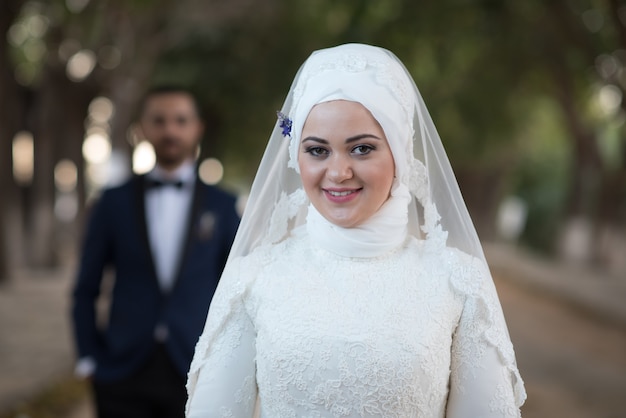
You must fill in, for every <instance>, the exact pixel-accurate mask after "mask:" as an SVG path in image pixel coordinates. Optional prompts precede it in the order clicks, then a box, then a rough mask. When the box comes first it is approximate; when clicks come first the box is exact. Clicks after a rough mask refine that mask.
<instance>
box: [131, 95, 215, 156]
mask: <svg viewBox="0 0 626 418" xmlns="http://www.w3.org/2000/svg"><path fill="white" fill-rule="evenodd" d="M140 127H141V131H142V133H143V136H144V137H145V138H146V140H148V142H150V143H151V144H152V146H153V147H154V152H155V154H156V157H157V161H158V162H159V164H162V165H165V166H177V165H179V164H180V163H182V162H183V161H185V160H187V159H190V158H194V156H195V154H196V150H197V147H198V145H199V142H200V138H201V137H202V131H203V127H202V122H201V121H200V119H199V116H198V111H197V109H196V106H195V103H194V101H193V98H191V97H190V96H189V95H187V94H185V93H183V92H180V93H179V92H173V93H163V94H156V95H153V96H151V97H149V98H148V99H147V100H146V102H145V104H144V109H143V113H142V115H141V120H140Z"/></svg>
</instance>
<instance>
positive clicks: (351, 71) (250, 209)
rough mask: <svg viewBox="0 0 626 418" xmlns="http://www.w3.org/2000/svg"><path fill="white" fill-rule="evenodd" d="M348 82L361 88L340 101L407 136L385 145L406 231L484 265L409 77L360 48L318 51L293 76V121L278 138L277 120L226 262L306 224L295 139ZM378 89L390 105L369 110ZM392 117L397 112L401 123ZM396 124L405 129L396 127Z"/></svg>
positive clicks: (377, 51) (287, 106) (379, 54)
mask: <svg viewBox="0 0 626 418" xmlns="http://www.w3.org/2000/svg"><path fill="white" fill-rule="evenodd" d="M360 75H365V77H364V78H363V80H365V82H366V83H368V84H369V85H368V84H365V85H363V84H359V82H358V81H357V82H355V78H358V77H359V76H360ZM373 80H375V81H376V83H375V84H374V83H372V81H373ZM346 82H351V83H352V84H353V85H355V86H359V88H355V89H351V93H349V95H352V96H355V97H345V95H346V93H345V90H346V89H343V91H342V98H345V99H347V100H353V101H358V102H361V103H363V104H364V105H365V107H366V108H368V109H369V110H370V112H371V113H372V114H373V115H374V117H375V118H376V119H377V120H378V121H379V123H380V124H381V126H382V127H383V129H384V131H385V133H386V136H387V137H388V139H390V138H391V137H394V136H402V137H404V136H409V138H408V139H407V140H404V138H401V140H400V141H392V140H390V141H389V142H390V146H391V148H392V153H393V155H394V160H395V162H396V167H397V170H396V171H397V175H398V178H399V180H400V182H401V183H402V184H404V185H406V186H407V187H408V188H409V190H410V191H411V193H412V195H413V196H414V197H415V199H413V201H412V203H411V204H410V208H409V232H410V233H411V234H413V235H415V236H417V237H420V238H424V239H425V240H426V241H427V242H428V243H429V244H430V245H441V246H443V245H446V244H447V245H448V246H451V247H456V248H458V249H460V250H462V251H463V252H465V253H467V254H470V255H472V256H474V257H477V258H479V259H481V260H482V261H485V259H484V255H483V251H482V247H481V245H480V242H479V240H478V236H477V234H476V230H475V229H474V225H473V223H472V220H471V218H470V216H469V214H468V212H467V208H466V206H465V203H464V201H463V197H462V196H461V192H460V190H459V187H458V184H457V182H456V179H455V177H454V174H453V172H452V168H451V167H450V162H449V161H448V157H447V155H446V152H445V150H444V148H443V145H442V143H441V139H440V138H439V134H438V133H437V130H436V128H435V125H434V124H433V121H432V119H431V117H430V115H429V114H428V110H427V109H426V105H425V104H424V101H423V99H422V97H421V95H420V93H419V90H418V89H417V87H416V85H415V83H414V82H413V79H412V77H411V76H410V74H409V72H408V71H407V70H406V68H405V67H404V65H403V64H402V63H401V62H400V60H399V59H398V58H397V57H396V56H395V55H394V54H393V53H391V52H390V51H387V50H385V49H382V48H378V47H373V46H369V45H360V44H348V45H341V46H338V47H334V48H329V49H323V50H319V51H316V52H314V53H313V54H312V55H311V56H310V57H309V59H308V60H307V61H306V62H305V63H304V64H303V65H302V67H301V68H300V70H299V71H298V73H297V74H296V77H295V79H294V81H293V84H292V86H291V88H290V90H289V94H288V95H287V98H286V100H285V103H284V104H283V107H282V109H281V112H282V113H283V114H284V115H286V116H287V117H289V118H290V119H291V120H293V126H292V132H291V136H290V137H289V136H288V137H285V136H283V129H282V128H281V126H280V125H279V123H278V122H277V124H276V125H275V127H274V130H273V131H272V134H271V136H270V139H269V143H268V145H267V148H266V150H265V153H264V155H263V159H262V161H261V164H260V166H259V169H258V172H257V175H256V178H255V180H254V183H253V185H252V189H251V192H250V196H249V199H248V203H247V206H246V210H245V212H244V215H243V218H242V221H241V225H240V227H239V231H238V232H237V237H236V238H235V242H234V245H233V248H232V251H231V257H238V256H245V255H247V254H249V253H250V252H251V251H253V250H254V249H255V248H256V247H258V246H260V245H263V244H271V243H276V242H280V241H281V240H283V239H285V238H286V237H288V236H289V234H290V232H291V231H292V230H293V229H294V228H295V227H297V226H299V225H301V224H303V223H304V222H305V221H306V211H307V210H306V208H307V207H308V199H307V198H306V195H305V193H304V190H303V189H302V183H301V180H300V175H299V173H298V169H297V164H296V161H297V150H298V145H299V141H300V138H299V133H300V132H301V130H302V124H303V123H304V120H305V119H306V115H308V112H309V110H310V109H311V107H312V106H313V105H315V104H316V103H319V102H320V100H319V98H322V97H329V96H332V95H333V94H334V93H335V89H336V88H337V86H342V85H345V83H346ZM307 89H309V90H315V94H308V92H307ZM376 89H378V90H380V92H386V94H387V95H389V97H392V98H394V99H395V102H396V104H395V106H393V107H392V108H390V106H380V107H381V109H372V103H373V101H372V100H369V104H367V103H368V101H367V98H371V97H375V96H376ZM305 92H307V94H306V95H304V93H305ZM303 96H304V100H303ZM359 96H362V97H365V98H366V100H362V99H361V97H359ZM388 104H389V101H387V105H388ZM397 112H402V117H399V116H398V115H397ZM399 119H400V120H402V121H405V123H402V124H401V125H400V126H398V125H399V124H398V122H397V121H398V120H399ZM411 139H412V140H411ZM446 235H447V240H446Z"/></svg>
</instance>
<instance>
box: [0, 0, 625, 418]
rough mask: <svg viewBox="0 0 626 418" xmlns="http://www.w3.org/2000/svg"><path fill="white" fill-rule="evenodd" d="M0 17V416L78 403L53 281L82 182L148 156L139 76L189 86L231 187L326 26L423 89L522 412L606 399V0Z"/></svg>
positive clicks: (613, 367)
mask: <svg viewBox="0 0 626 418" xmlns="http://www.w3.org/2000/svg"><path fill="white" fill-rule="evenodd" d="M0 33H2V34H3V38H2V39H0V283H1V284H0V327H1V328H0V359H2V360H0V417H2V418H4V417H5V416H6V417H17V416H19V417H22V418H23V417H33V418H34V417H61V416H76V417H78V416H80V417H88V416H90V415H89V414H90V411H89V406H88V402H87V401H86V399H88V397H89V394H88V392H87V390H86V389H85V387H84V385H83V384H82V383H81V382H77V381H74V380H73V379H72V378H71V377H69V376H70V375H71V366H72V361H73V358H72V356H73V353H72V349H71V344H70V338H69V333H68V329H67V328H68V324H67V302H68V289H69V286H70V284H71V280H72V275H73V269H74V268H75V259H76V255H77V254H76V251H77V248H78V244H79V242H80V235H81V232H82V226H83V223H84V217H85V212H86V210H87V208H88V207H89V205H90V202H91V201H92V200H93V199H94V198H97V196H98V194H99V192H100V191H101V190H102V189H103V188H104V187H109V186H112V185H115V184H118V183H120V182H121V181H123V180H124V179H125V178H127V177H128V176H129V175H131V174H132V173H133V172H134V173H144V172H146V171H148V170H149V169H150V168H151V167H152V164H153V163H154V155H153V153H152V150H151V149H150V146H149V145H148V144H147V143H146V142H144V141H142V138H141V137H139V136H138V135H137V133H136V131H135V129H134V128H133V122H134V119H135V116H136V110H137V105H138V102H139V99H140V98H141V95H142V93H143V92H144V90H145V89H146V88H147V87H149V86H152V85H154V84H162V83H167V84H170V83H175V84H181V85H183V86H186V87H189V88H190V89H192V90H193V91H194V92H195V93H196V94H197V96H198V97H199V99H200V102H201V105H202V113H203V117H204V119H205V121H206V123H207V128H208V129H207V132H206V135H205V140H204V143H203V146H202V150H201V153H200V162H201V163H200V171H201V176H202V179H203V180H204V181H206V182H207V183H211V184H220V185H221V186H222V187H225V188H227V189H230V190H231V191H234V192H237V193H239V194H241V195H242V196H245V194H246V192H247V190H248V187H249V186H250V182H251V180H252V178H253V176H254V173H255V171H256V167H257V164H258V162H259V161H260V158H261V155H262V152H263V150H264V147H265V145H266V141H267V139H268V137H269V133H270V131H271V129H272V127H273V125H274V123H275V120H276V119H275V111H276V110H277V109H279V108H280V107H281V105H282V102H283V100H284V97H285V95H286V93H287V91H288V89H289V86H290V83H291V81H292V79H293V77H294V75H295V73H296V71H297V69H298V66H299V65H300V64H301V63H302V62H303V61H304V59H305V58H306V57H307V56H308V55H309V54H310V53H311V52H312V51H313V50H315V49H319V48H323V47H328V46H333V45H337V44H340V43H345V42H364V43H371V44H375V45H379V46H383V47H385V48H387V49H390V50H392V51H393V52H394V53H395V54H396V55H398V57H399V58H400V59H401V60H402V61H403V62H404V63H405V65H406V66H407V67H408V69H409V71H410V72H411V73H412V75H413V77H414V79H415V81H416V84H417V85H418V87H419V88H420V90H421V93H422V95H423V97H424V99H425V101H426V104H427V106H428V108H429V110H430V112H431V115H432V117H433V119H434V121H435V124H436V126H437V127H438V130H439V133H440V135H441V137H442V139H443V142H444V146H445V147H446V150H447V152H448V155H449V158H450V160H451V162H452V166H453V168H454V170H455V173H456V175H457V179H458V181H459V184H460V186H461V189H462V192H463V195H464V197H465V200H466V203H467V205H468V207H469V209H470V212H471V214H472V217H473V219H474V221H475V224H476V226H477V229H478V231H479V235H480V236H481V239H482V240H483V242H485V243H486V244H485V246H486V250H487V256H488V258H489V260H490V262H491V264H492V271H493V272H494V276H495V279H496V284H497V285H498V289H499V292H500V295H501V298H502V303H503V305H504V310H505V313H506V314H507V318H508V321H509V325H510V328H511V335H512V338H513V341H514V344H515V345H516V347H517V351H518V361H519V363H520V368H521V371H522V375H523V376H524V377H525V378H526V381H527V389H528V392H529V400H528V403H527V405H526V406H525V407H524V409H523V412H524V416H527V417H533V416H536V417H540V416H568V417H579V416H580V417H624V416H626V412H623V411H624V410H626V400H625V399H623V398H624V394H626V309H625V306H626V299H625V298H626V125H625V122H626V102H625V101H624V100H623V96H624V92H625V90H626V68H625V67H626V2H624V1H622V0H552V1H541V0H525V1H517V2H512V1H504V0H446V1H436V2H416V1H412V0H384V1H380V0H379V1H374V0H371V1H370V0H344V1H332V0H229V1H218V0H177V1H174V0H124V1H122V0H47V1H44V0H41V1H21V0H1V1H0ZM3 414H4V415H3ZM76 414H78V415H76Z"/></svg>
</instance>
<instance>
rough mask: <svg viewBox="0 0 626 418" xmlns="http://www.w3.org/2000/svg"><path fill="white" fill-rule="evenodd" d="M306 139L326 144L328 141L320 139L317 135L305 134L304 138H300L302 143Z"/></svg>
mask: <svg viewBox="0 0 626 418" xmlns="http://www.w3.org/2000/svg"><path fill="white" fill-rule="evenodd" d="M307 141H314V142H318V143H320V144H326V145H327V144H328V141H327V140H325V139H322V138H318V137H316V136H307V137H306V138H304V139H303V140H302V143H303V144H304V143H305V142H307Z"/></svg>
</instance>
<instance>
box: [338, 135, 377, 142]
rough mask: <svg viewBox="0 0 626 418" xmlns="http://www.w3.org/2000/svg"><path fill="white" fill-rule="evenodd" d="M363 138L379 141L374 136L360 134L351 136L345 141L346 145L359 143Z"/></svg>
mask: <svg viewBox="0 0 626 418" xmlns="http://www.w3.org/2000/svg"><path fill="white" fill-rule="evenodd" d="M363 138H374V139H380V138H379V137H377V136H376V135H373V134H360V135H356V136H351V137H350V138H348V139H346V144H349V143H351V142H356V141H359V140H361V139H363Z"/></svg>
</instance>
